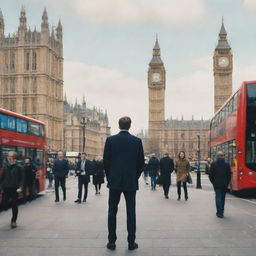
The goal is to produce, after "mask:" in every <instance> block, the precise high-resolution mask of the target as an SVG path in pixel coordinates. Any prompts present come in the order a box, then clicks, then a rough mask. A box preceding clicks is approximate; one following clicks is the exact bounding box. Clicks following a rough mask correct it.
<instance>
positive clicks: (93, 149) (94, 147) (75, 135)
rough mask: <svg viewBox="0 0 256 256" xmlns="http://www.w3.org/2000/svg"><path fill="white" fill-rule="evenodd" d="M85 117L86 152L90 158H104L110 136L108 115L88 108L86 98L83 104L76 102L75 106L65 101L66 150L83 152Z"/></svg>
mask: <svg viewBox="0 0 256 256" xmlns="http://www.w3.org/2000/svg"><path fill="white" fill-rule="evenodd" d="M83 117H84V118H85V120H86V126H85V152H86V153H87V154H88V156H89V157H90V158H94V157H96V156H102V154H103V149H104V145H105V141H106V138H107V137H108V136H110V127H109V122H108V115H107V113H106V112H105V113H104V112H103V111H101V110H99V109H97V108H95V107H94V108H93V109H90V108H88V107H87V106H86V102H85V99H84V98H83V102H82V104H77V101H76V103H75V105H74V106H73V105H72V104H69V103H68V102H67V100H66V99H65V100H64V150H65V151H66V152H82V151H83V125H82V124H81V120H82V118H83Z"/></svg>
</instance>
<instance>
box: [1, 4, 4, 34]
mask: <svg viewBox="0 0 256 256" xmlns="http://www.w3.org/2000/svg"><path fill="white" fill-rule="evenodd" d="M1 36H4V16H3V13H2V10H1V8H0V37H1Z"/></svg>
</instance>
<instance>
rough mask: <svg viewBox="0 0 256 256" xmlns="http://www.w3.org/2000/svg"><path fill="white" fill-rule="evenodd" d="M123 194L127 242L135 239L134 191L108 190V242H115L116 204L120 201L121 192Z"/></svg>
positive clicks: (130, 242)
mask: <svg viewBox="0 0 256 256" xmlns="http://www.w3.org/2000/svg"><path fill="white" fill-rule="evenodd" d="M122 193H123V194H124V197H125V201H126V214H127V231H128V237H127V240H128V243H129V244H132V243H134V241H135V238H136V236H135V233H136V191H121V190H113V189H110V190H109V201H108V205H109V209H108V240H109V242H110V243H115V241H116V239H117V236H116V214H117V211H118V204H119V202H120V197H121V194H122Z"/></svg>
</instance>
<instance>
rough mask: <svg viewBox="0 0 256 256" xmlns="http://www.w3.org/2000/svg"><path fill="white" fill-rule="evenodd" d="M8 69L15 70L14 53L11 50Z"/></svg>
mask: <svg viewBox="0 0 256 256" xmlns="http://www.w3.org/2000/svg"><path fill="white" fill-rule="evenodd" d="M10 69H11V71H15V53H14V52H11V55H10Z"/></svg>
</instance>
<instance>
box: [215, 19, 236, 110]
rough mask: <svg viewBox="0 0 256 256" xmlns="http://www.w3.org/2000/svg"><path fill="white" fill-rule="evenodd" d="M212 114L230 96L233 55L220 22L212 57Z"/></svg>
mask: <svg viewBox="0 0 256 256" xmlns="http://www.w3.org/2000/svg"><path fill="white" fill-rule="evenodd" d="M213 72H214V112H217V111H218V110H219V109H220V108H221V106H222V105H223V104H224V103H225V101H226V100H227V99H228V98H229V97H230V96H231V95H232V72H233V55H232V51H231V47H230V45H229V43H228V41H227V32H226V29H225V26H224V22H223V20H222V25H221V29H220V33H219V41H218V45H217V47H216V48H215V51H214V56H213Z"/></svg>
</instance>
